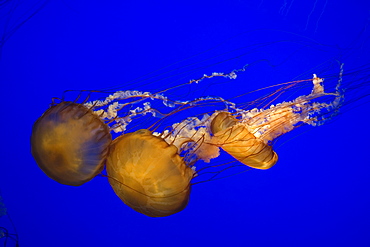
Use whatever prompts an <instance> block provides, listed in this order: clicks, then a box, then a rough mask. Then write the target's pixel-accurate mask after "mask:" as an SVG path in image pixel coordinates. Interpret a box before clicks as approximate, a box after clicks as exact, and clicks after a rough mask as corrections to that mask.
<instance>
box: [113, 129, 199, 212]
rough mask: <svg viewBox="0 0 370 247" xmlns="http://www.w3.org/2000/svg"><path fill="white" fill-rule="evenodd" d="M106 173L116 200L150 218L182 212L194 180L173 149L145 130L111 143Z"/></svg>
mask: <svg viewBox="0 0 370 247" xmlns="http://www.w3.org/2000/svg"><path fill="white" fill-rule="evenodd" d="M107 173H108V177H109V182H110V184H111V186H112V187H113V190H114V192H115V193H116V194H117V196H118V197H119V198H120V199H121V200H122V201H123V202H124V203H125V204H126V205H128V206H129V207H131V208H132V209H134V210H136V211H137V212H140V213H142V214H145V215H147V216H150V217H163V216H168V215H172V214H175V213H177V212H179V211H181V210H183V209H184V208H185V207H186V205H187V203H188V201H189V196H190V186H191V185H190V181H191V179H192V178H193V176H194V171H193V170H192V168H191V167H190V166H187V164H185V162H184V160H183V158H182V157H181V156H180V155H179V154H178V149H177V147H175V146H174V145H170V144H167V142H165V141H164V140H163V139H162V138H160V137H157V136H154V135H153V134H152V132H150V131H149V130H146V129H142V130H138V131H136V132H133V133H128V134H124V135H122V136H120V137H118V138H117V139H115V140H114V141H113V142H112V145H111V147H110V152H109V155H108V158H107Z"/></svg>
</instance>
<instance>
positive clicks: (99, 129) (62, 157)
mask: <svg viewBox="0 0 370 247" xmlns="http://www.w3.org/2000/svg"><path fill="white" fill-rule="evenodd" d="M111 140H112V137H111V134H110V131H109V127H108V126H107V125H106V124H105V123H104V122H103V121H102V120H101V119H100V118H99V117H98V116H97V115H96V114H95V113H93V112H92V111H91V110H89V108H87V107H85V106H84V105H81V104H77V103H72V102H61V103H59V104H57V105H53V106H51V107H50V108H49V109H48V110H47V111H46V112H45V113H44V114H43V115H42V116H41V117H40V118H39V119H38V120H37V121H36V122H35V124H34V125H33V129H32V136H31V152H32V155H33V157H34V158H35V160H36V162H37V164H38V166H39V167H40V168H41V170H43V171H44V172H45V174H46V175H48V176H49V177H50V178H52V179H54V180H56V181H57V182H59V183H62V184H66V185H73V186H79V185H81V184H83V183H86V182H87V181H89V180H91V179H92V178H94V177H95V176H96V175H97V174H99V173H100V172H101V171H102V170H103V168H104V162H105V159H106V156H107V154H108V148H109V145H110V143H111Z"/></svg>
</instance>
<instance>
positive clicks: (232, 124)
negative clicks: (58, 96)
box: [31, 68, 344, 217]
mask: <svg viewBox="0 0 370 247" xmlns="http://www.w3.org/2000/svg"><path fill="white" fill-rule="evenodd" d="M236 72H237V71H232V72H231V73H228V74H223V73H213V74H212V75H209V76H208V75H204V76H203V77H202V78H200V79H198V80H192V81H191V82H190V83H198V82H200V81H201V80H203V79H208V78H213V77H216V76H222V77H227V78H230V79H235V78H236ZM307 82H310V83H311V84H312V90H311V92H310V93H307V94H306V95H302V96H298V97H296V98H295V99H293V100H289V101H285V102H280V103H277V104H272V103H271V102H275V100H277V99H279V98H280V97H281V95H282V93H285V92H288V91H289V90H290V89H300V88H301V87H302V85H305V86H306V85H307ZM323 82H324V79H322V78H319V77H318V76H316V74H314V76H313V78H312V79H305V80H299V81H292V82H288V83H283V84H280V85H283V86H282V87H279V88H278V89H277V90H275V91H273V92H272V93H270V94H268V95H267V96H264V97H261V98H258V99H257V100H255V101H253V102H252V103H251V104H244V105H242V104H236V103H233V102H232V101H231V100H230V99H224V98H222V97H210V96H205V97H199V98H195V99H192V100H186V101H180V100H175V99H170V98H168V97H167V96H166V95H165V94H163V92H165V91H160V92H157V93H151V92H145V91H144V92H143V91H130V90H126V91H117V92H114V93H112V94H109V95H108V96H107V97H104V98H100V99H98V100H91V101H87V100H85V101H84V102H83V103H81V104H79V103H76V102H68V101H62V102H60V103H59V104H54V105H52V107H50V108H49V109H48V110H47V111H46V112H45V113H44V114H43V116H42V117H40V118H39V119H38V120H37V121H36V123H35V124H34V127H33V133H32V137H31V145H32V154H33V156H34V158H35V160H36V162H37V163H38V165H39V167H40V168H41V169H42V170H43V171H44V172H45V173H46V174H47V175H48V176H49V177H51V178H53V179H54V180H56V181H58V182H60V183H64V184H69V185H80V184H83V183H85V182H87V181H89V180H91V179H92V178H93V177H95V176H97V175H98V174H102V175H103V176H105V177H107V178H108V181H109V183H110V185H111V187H112V188H113V190H114V192H115V193H116V195H117V196H118V197H119V198H120V199H121V200H122V201H123V202H124V203H125V204H126V205H128V206H129V207H131V208H132V209H134V210H135V211H137V212H139V213H142V214H144V215H147V216H150V217H164V216H169V215H173V214H175V213H178V212H180V211H182V210H183V209H184V208H185V207H186V205H187V204H188V202H189V198H190V192H191V188H192V186H193V185H194V184H196V183H198V182H194V181H193V179H195V178H197V179H198V178H200V177H201V175H202V173H201V172H202V171H205V170H206V169H209V168H212V167H213V168H214V167H216V169H217V168H220V167H221V166H222V165H221V166H217V165H216V166H214V165H212V164H210V165H209V166H207V164H209V163H213V160H214V159H215V158H217V157H219V156H220V155H221V152H220V150H221V149H222V150H224V151H225V152H226V153H228V154H229V155H231V156H232V157H233V158H234V159H235V160H236V161H237V162H239V163H240V164H242V165H243V166H244V167H251V168H255V169H260V170H266V169H269V168H271V167H272V166H274V165H275V164H276V163H277V161H278V155H277V153H276V151H275V150H274V146H273V143H274V141H275V140H276V139H277V138H279V137H280V136H281V135H284V134H286V133H288V132H290V131H292V130H294V129H296V128H298V127H300V126H302V125H305V124H308V125H312V126H319V125H322V124H325V123H326V122H327V121H329V120H330V119H331V118H332V117H333V116H335V115H336V114H337V113H338V111H339V109H340V108H341V107H342V105H343V102H344V90H343V89H342V87H341V82H342V68H341V72H340V75H339V79H338V81H337V83H336V86H335V90H334V91H333V92H327V91H326V90H325V89H324V85H323V84H324V83H323ZM302 83H303V84H302ZM280 85H278V86H280ZM271 99H273V100H271ZM328 99H329V100H328ZM251 106H254V107H251ZM199 109H200V112H199V113H197V114H195V115H193V116H190V117H186V118H182V120H181V121H180V122H176V121H172V119H176V118H177V117H178V116H179V115H180V113H181V114H184V113H183V112H184V111H188V110H189V111H191V112H192V113H193V114H194V112H196V110H199ZM149 120H150V121H149ZM153 122H154V123H153ZM169 122H171V123H172V124H171V125H170V126H168V125H167V123H169ZM173 122H175V123H173ZM146 123H152V124H151V125H150V126H147V127H146V128H145V127H144V126H145V124H146ZM132 125H134V126H135V127H137V128H138V129H137V130H135V127H130V126H132ZM163 126H166V127H165V128H164V129H162V130H160V128H162V127H163ZM159 130H160V131H159ZM114 135H118V137H116V138H115V139H114V140H113V141H112V136H114ZM198 161H203V163H204V164H205V165H204V167H201V166H200V167H198V165H197V164H198ZM225 165H227V164H225ZM104 166H106V172H107V175H104V174H103V173H102V171H103V169H104ZM223 170H224V169H220V170H218V171H216V174H220V173H221V172H223ZM205 181H209V180H205Z"/></svg>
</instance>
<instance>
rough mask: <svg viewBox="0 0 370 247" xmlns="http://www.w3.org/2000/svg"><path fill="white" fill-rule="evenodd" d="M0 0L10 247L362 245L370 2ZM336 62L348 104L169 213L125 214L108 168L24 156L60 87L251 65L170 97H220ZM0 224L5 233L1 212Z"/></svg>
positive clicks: (0, 167)
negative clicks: (97, 170) (49, 169)
mask: <svg viewBox="0 0 370 247" xmlns="http://www.w3.org/2000/svg"><path fill="white" fill-rule="evenodd" d="M226 2H227V3H226ZM0 8H1V14H0V22H1V23H0V24H1V27H0V28H1V30H0V31H1V33H0V35H1V42H2V43H0V44H1V57H0V85H1V96H2V104H1V105H2V107H1V110H2V117H1V120H2V121H1V129H2V132H1V133H2V134H1V140H2V146H1V149H0V150H1V151H0V154H1V158H2V162H1V163H0V190H1V196H2V198H3V202H4V204H5V206H6V208H7V213H8V214H9V215H10V216H11V218H12V220H13V223H14V225H15V227H16V231H17V233H18V236H19V244H20V246H22V247H23V246H31V247H34V246H53V247H54V246H55V247H57V246H370V237H369V236H370V162H369V158H368V156H369V148H370V144H369V141H368V140H369V139H370V134H369V131H368V128H369V120H370V117H369V113H370V111H369V109H368V107H369V106H370V105H369V104H368V103H367V102H368V101H369V97H366V95H367V94H368V93H369V81H368V77H369V70H368V69H366V68H368V67H369V56H370V31H369V26H368V25H369V18H370V2H366V1H359V2H357V3H355V2H354V1H329V0H316V1H301V2H298V1H283V0H281V1H234V0H230V1H168V2H157V1H137V2H135V1H131V2H128V1H111V2H108V3H103V2H101V1H69V0H64V1H52V0H50V1H47V2H45V3H44V1H39V2H37V1H3V2H2V3H1V6H0ZM337 61H339V62H340V63H344V72H345V73H346V71H348V72H356V71H357V72H358V74H351V75H349V76H344V77H343V84H344V85H351V84H350V83H351V80H353V82H356V83H357V84H355V85H360V83H363V84H362V87H361V88H360V90H357V91H356V92H354V91H350V92H349V93H348V94H349V95H348V99H350V100H352V101H354V102H352V103H351V104H348V105H347V106H346V107H345V108H344V111H343V114H340V115H339V116H338V117H337V118H336V119H335V120H334V121H332V122H330V123H329V124H327V125H324V126H321V127H317V128H313V127H307V128H303V129H302V130H297V131H296V132H292V133H290V135H288V136H287V137H282V138H281V139H279V140H278V142H277V143H276V147H277V152H278V154H279V162H278V164H277V165H276V166H275V167H273V168H272V169H270V170H267V171H259V170H253V171H248V172H246V173H243V174H239V175H236V176H232V177H229V178H226V179H221V180H217V181H212V182H208V183H202V184H198V185H195V186H194V187H193V190H192V194H191V198H190V203H189V205H188V206H187V208H186V209H185V210H183V211H182V212H180V213H178V214H175V215H172V216H169V217H165V218H149V217H147V216H144V215H141V214H139V213H136V212H135V211H133V210H132V209H130V208H129V207H127V206H125V205H124V204H123V203H122V202H121V201H120V200H119V198H118V197H117V196H116V195H115V194H114V192H113V190H112V189H111V187H110V185H109V183H108V181H107V179H106V178H102V177H97V178H95V179H93V180H92V181H91V182H88V183H87V184H85V185H83V186H80V187H70V186H66V185H61V184H58V183H57V182H55V181H53V180H51V179H49V178H48V177H47V176H46V175H45V174H44V173H43V172H42V171H41V170H40V169H39V168H38V166H37V165H36V163H35V161H34V159H33V157H32V155H31V153H30V135H31V129H32V125H33V123H34V121H36V119H37V118H39V117H40V116H41V114H42V113H43V112H44V111H45V110H46V109H47V108H48V106H49V104H50V103H51V99H52V98H53V97H61V96H62V94H63V92H64V91H65V90H70V89H75V90H82V89H105V88H109V87H115V88H119V89H121V90H136V89H139V90H146V91H158V90H162V89H166V88H169V87H172V86H174V85H178V84H181V83H186V82H188V81H189V80H191V79H195V78H199V77H201V76H202V75H203V74H205V73H206V74H207V73H208V74H210V73H212V72H230V71H231V70H232V69H239V68H242V67H243V66H244V65H246V64H249V66H248V67H247V70H246V71H245V72H243V73H241V74H240V75H239V77H238V79H237V80H228V79H221V80H215V81H211V80H209V81H203V82H201V83H200V85H199V88H198V90H197V87H196V86H194V87H192V89H194V91H191V92H189V93H187V94H182V93H183V92H182V91H181V90H177V91H175V92H172V94H171V97H175V98H176V97H179V98H180V97H184V98H186V97H193V96H197V95H200V94H202V95H204V94H205V95H217V96H221V97H224V98H229V97H233V96H236V95H240V94H243V93H246V92H248V91H252V90H255V89H258V88H262V87H266V86H269V85H273V84H278V83H283V82H287V81H291V80H297V79H309V78H311V76H312V73H317V74H318V75H319V76H320V75H321V74H322V75H325V74H327V75H332V76H335V74H336V73H339V63H338V62H337ZM361 66H364V67H363V68H364V69H363V70H362V71H361V72H359V71H360V68H361ZM153 71H154V72H153ZM149 72H153V73H152V74H150V75H148V73H149ZM164 73H166V74H164ZM142 76H144V77H142ZM154 76H159V77H154ZM361 77H362V78H363V79H361ZM138 78H139V79H138ZM140 78H141V79H140ZM333 78H334V77H333ZM346 80H347V81H346ZM186 88H188V87H186ZM298 93H299V92H298ZM176 95H178V96H176ZM258 96H260V95H258V93H257V95H256V97H258ZM70 97H72V96H70ZM256 97H254V96H253V94H252V95H251V96H249V95H248V96H243V97H242V99H239V100H240V102H247V101H250V100H253V99H255V98H256ZM361 97H364V98H362V99H360V98H361ZM282 100H284V99H282ZM183 117H187V116H186V114H184V115H183ZM280 144H283V145H280ZM230 160H231V158H230V157H228V156H227V155H225V154H223V155H222V157H221V158H219V159H217V160H215V162H218V163H222V162H228V161H230ZM0 226H5V227H7V228H8V230H9V231H10V232H11V233H15V230H14V229H13V227H12V226H11V224H10V223H9V221H8V218H7V216H2V217H0ZM3 240H4V238H3V239H1V238H0V243H1V244H2V243H3V242H1V241H3ZM13 243H14V242H12V241H11V240H9V242H8V245H7V246H14V244H13Z"/></svg>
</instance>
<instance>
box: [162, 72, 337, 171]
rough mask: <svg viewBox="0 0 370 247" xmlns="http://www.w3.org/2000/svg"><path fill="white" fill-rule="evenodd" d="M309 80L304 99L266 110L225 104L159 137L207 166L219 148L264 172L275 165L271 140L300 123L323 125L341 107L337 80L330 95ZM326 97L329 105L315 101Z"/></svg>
mask: <svg viewBox="0 0 370 247" xmlns="http://www.w3.org/2000/svg"><path fill="white" fill-rule="evenodd" d="M309 81H312V83H313V89H312V91H311V93H310V94H308V95H303V96H299V97H297V98H296V99H294V100H292V101H287V102H281V103H279V104H276V105H270V106H269V107H268V108H265V109H264V108H252V109H243V108H238V107H237V106H236V105H235V104H232V103H230V102H226V101H225V105H226V106H227V107H228V108H227V109H224V110H216V111H214V113H213V114H211V116H209V115H208V114H207V115H204V116H203V119H198V118H194V117H193V118H188V119H187V120H186V121H182V122H180V123H176V124H174V125H173V128H174V129H178V131H176V130H175V131H172V132H171V133H170V134H168V132H167V133H165V134H162V137H163V138H164V139H165V140H166V141H167V142H168V143H173V144H174V145H175V146H177V147H178V148H179V149H184V148H185V149H187V150H188V151H189V150H193V152H191V153H192V154H193V156H194V157H193V159H196V160H203V161H205V162H210V160H211V159H213V158H216V157H218V156H219V150H218V148H222V149H223V150H224V151H226V152H227V153H229V154H230V155H231V156H232V157H234V158H235V159H236V160H237V161H239V162H241V163H242V164H244V165H247V166H249V167H252V168H256V169H262V170H266V169H269V168H271V167H272V166H274V165H275V164H276V163H277V161H278V155H277V153H276V152H275V151H274V150H273V146H272V143H273V141H274V140H275V139H277V138H278V137H279V136H281V135H283V134H286V133H288V132H290V131H292V130H293V129H295V128H297V127H299V126H301V125H304V124H309V125H313V126H318V125H322V124H324V123H325V122H327V121H329V120H330V119H331V118H332V117H333V116H334V115H336V114H337V112H338V110H339V108H340V107H341V106H342V104H343V101H344V94H343V91H342V89H341V85H340V84H341V78H340V79H339V80H338V83H337V85H336V91H335V92H333V93H327V92H325V90H324V85H323V79H322V78H319V77H317V76H316V74H314V75H313V79H310V80H309ZM300 82H301V81H300ZM296 83H298V81H297V82H292V83H291V84H290V85H288V86H296ZM276 92H279V90H277V91H276ZM276 92H275V93H276ZM270 97H271V95H270ZM325 97H331V98H332V99H331V100H330V101H329V102H325V101H324V102H320V101H318V100H319V99H321V98H325ZM179 126H180V127H179ZM199 140H201V141H199ZM189 143H192V144H191V145H189ZM184 145H185V146H184Z"/></svg>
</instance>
